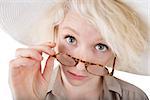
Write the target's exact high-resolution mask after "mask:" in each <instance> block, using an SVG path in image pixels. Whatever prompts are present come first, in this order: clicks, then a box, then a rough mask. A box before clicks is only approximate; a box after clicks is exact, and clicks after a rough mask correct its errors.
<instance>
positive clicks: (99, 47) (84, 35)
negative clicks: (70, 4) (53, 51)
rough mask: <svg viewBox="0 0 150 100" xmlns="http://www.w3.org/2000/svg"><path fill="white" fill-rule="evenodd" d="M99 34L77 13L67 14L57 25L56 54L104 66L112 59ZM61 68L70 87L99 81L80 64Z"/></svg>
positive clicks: (109, 50) (97, 77)
mask: <svg viewBox="0 0 150 100" xmlns="http://www.w3.org/2000/svg"><path fill="white" fill-rule="evenodd" d="M101 34H102V33H99V32H98V31H97V30H96V29H95V28H94V27H93V26H92V25H91V24H89V23H87V22H86V21H85V19H83V18H82V17H80V16H79V15H78V14H77V13H75V12H68V14H67V15H66V17H65V19H64V20H63V22H62V23H61V24H60V25H59V30H58V36H57V43H56V44H57V45H56V48H57V50H58V52H64V53H67V54H69V55H71V56H73V57H75V58H78V59H81V60H84V61H88V62H92V63H98V64H102V65H106V64H107V63H108V61H110V58H111V57H112V52H111V49H110V48H109V47H108V45H107V43H106V42H105V41H104V40H103V38H102V37H101ZM61 68H62V70H63V73H64V75H65V77H66V78H67V80H68V81H69V83H71V84H72V85H82V84H86V83H92V82H98V81H99V76H95V75H92V74H90V73H88V72H87V71H86V69H85V64H84V63H82V62H78V64H77V65H76V66H75V67H68V66H64V65H62V67H61Z"/></svg>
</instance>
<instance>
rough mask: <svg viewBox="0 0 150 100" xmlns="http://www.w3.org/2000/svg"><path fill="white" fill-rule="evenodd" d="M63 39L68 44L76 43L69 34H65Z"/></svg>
mask: <svg viewBox="0 0 150 100" xmlns="http://www.w3.org/2000/svg"><path fill="white" fill-rule="evenodd" d="M65 39H66V41H67V43H68V44H76V39H75V38H74V37H73V36H71V35H67V36H65Z"/></svg>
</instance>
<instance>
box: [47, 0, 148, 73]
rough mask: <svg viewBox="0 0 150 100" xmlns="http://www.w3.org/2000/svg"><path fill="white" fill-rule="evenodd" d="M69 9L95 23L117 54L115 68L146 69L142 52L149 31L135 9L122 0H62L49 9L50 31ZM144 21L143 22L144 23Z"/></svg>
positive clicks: (132, 70)
mask: <svg viewBox="0 0 150 100" xmlns="http://www.w3.org/2000/svg"><path fill="white" fill-rule="evenodd" d="M69 10H73V11H75V12H77V13H78V14H80V15H81V16H82V17H83V18H85V19H86V20H87V21H88V22H89V23H90V24H92V25H93V26H94V27H95V28H96V29H97V30H98V31H99V32H100V33H101V35H102V37H103V38H104V39H105V41H106V42H107V43H108V45H109V47H110V48H111V49H112V51H113V52H114V53H115V54H116V55H117V67H116V69H119V70H123V71H128V72H132V73H136V72H137V73H143V72H141V69H142V68H141V69H140V67H137V66H138V64H139V62H140V56H141V54H142V52H143V51H144V50H145V48H146V47H147V41H148V40H147V39H146V37H148V34H147V32H146V30H145V29H144V27H145V26H144V23H143V22H142V21H141V20H140V19H139V18H138V16H137V15H136V13H135V12H134V11H133V10H131V9H130V8H129V7H128V6H127V5H125V4H123V3H122V2H121V1H120V0H59V1H57V2H56V1H55V3H54V4H53V6H52V8H50V10H49V15H48V16H49V17H50V20H49V23H50V29H51V33H55V32H54V31H57V24H58V23H59V22H60V21H62V20H63V19H64V17H65V15H66V14H67V12H68V11H69ZM142 23H143V24H142Z"/></svg>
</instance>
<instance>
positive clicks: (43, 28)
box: [0, 0, 150, 75]
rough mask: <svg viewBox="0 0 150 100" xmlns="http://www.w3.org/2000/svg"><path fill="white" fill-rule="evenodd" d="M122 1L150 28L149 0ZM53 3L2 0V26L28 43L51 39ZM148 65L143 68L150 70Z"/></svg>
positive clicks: (0, 3)
mask: <svg viewBox="0 0 150 100" xmlns="http://www.w3.org/2000/svg"><path fill="white" fill-rule="evenodd" d="M121 1H123V2H124V3H125V4H127V5H128V6H130V7H131V8H132V9H134V10H135V11H136V12H137V13H138V15H140V16H139V17H141V19H142V20H143V21H144V22H145V23H146V25H148V28H149V25H150V15H149V14H150V2H149V0H121ZM53 3H54V0H0V28H2V29H3V30H4V31H5V32H6V33H8V34H9V35H11V36H12V37H13V38H14V39H15V40H17V41H19V42H21V43H23V44H26V45H32V44H37V43H40V42H45V41H50V40H52V39H53V36H52V34H50V25H49V24H48V21H49V18H48V16H47V13H48V11H49V7H51V6H52V5H53ZM41 33H43V34H44V35H43V34H41ZM146 59H148V58H146ZM145 66H146V65H145ZM148 67H149V66H148ZM148 67H147V69H144V68H143V69H144V70H145V71H147V70H150V69H148ZM148 73H149V75H150V72H146V73H145V75H148ZM139 74H140V73H139ZM142 74H143V73H142Z"/></svg>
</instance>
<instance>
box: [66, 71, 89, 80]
mask: <svg viewBox="0 0 150 100" xmlns="http://www.w3.org/2000/svg"><path fill="white" fill-rule="evenodd" d="M67 73H68V75H69V77H70V78H71V79H75V80H84V79H85V78H87V76H83V75H77V74H75V73H72V72H70V71H67Z"/></svg>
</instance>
